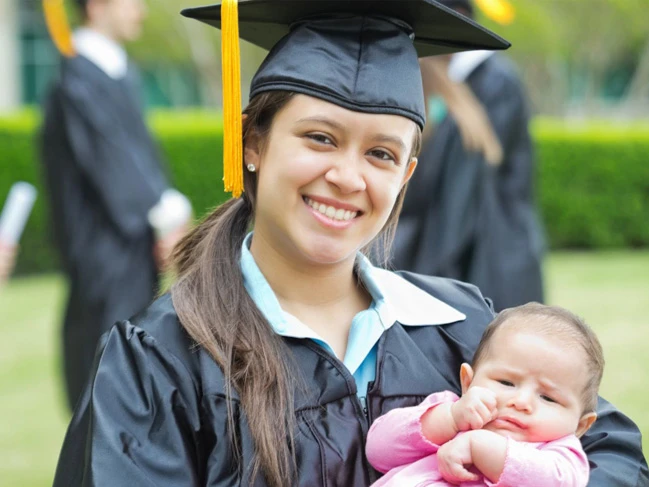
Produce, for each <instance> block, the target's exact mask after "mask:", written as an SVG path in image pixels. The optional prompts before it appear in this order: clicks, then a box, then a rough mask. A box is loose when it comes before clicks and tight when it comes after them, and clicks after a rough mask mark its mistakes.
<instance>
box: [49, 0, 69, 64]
mask: <svg viewBox="0 0 649 487" xmlns="http://www.w3.org/2000/svg"><path fill="white" fill-rule="evenodd" d="M63 1H64V0H43V13H44V14H45V23H46V24H47V30H48V31H49V33H50V37H51V38H52V41H53V42H54V45H55V46H56V48H57V49H58V50H59V52H60V53H61V54H63V55H64V56H67V57H72V56H74V55H75V54H76V53H75V50H74V46H73V45H72V32H71V31H70V25H69V24H68V18H67V16H66V14H65V6H64V4H63Z"/></svg>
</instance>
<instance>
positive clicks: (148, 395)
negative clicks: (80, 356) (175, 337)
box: [54, 322, 202, 487]
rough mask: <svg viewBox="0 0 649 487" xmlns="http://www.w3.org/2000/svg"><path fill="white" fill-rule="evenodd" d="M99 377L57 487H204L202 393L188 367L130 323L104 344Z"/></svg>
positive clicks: (78, 417) (81, 409) (77, 418)
mask: <svg viewBox="0 0 649 487" xmlns="http://www.w3.org/2000/svg"><path fill="white" fill-rule="evenodd" d="M93 376H94V378H93V381H92V383H91V384H90V386H89V387H87V388H86V390H85V391H84V394H83V396H82V398H81V400H80V403H79V404H78V405H77V408H76V413H75V415H74V417H73V419H72V423H71V425H70V427H69V429H68V432H67V434H66V438H65V442H64V444H63V449H62V451H61V455H60V458H59V463H58V467H57V470H56V477H55V480H54V487H82V486H84V487H85V486H88V487H89V486H93V487H104V486H106V487H108V486H110V487H133V486H138V487H139V486H181V485H182V486H186V487H191V486H199V485H202V480H201V475H202V474H200V472H199V470H200V466H199V463H200V462H199V460H198V458H199V455H200V453H199V452H198V451H197V450H196V448H195V446H196V444H197V441H196V439H197V438H198V437H199V432H200V431H199V430H200V419H199V417H198V416H199V415H198V404H197V393H196V390H195V387H194V384H193V381H192V377H191V375H190V374H189V372H188V371H187V369H186V368H185V367H184V365H183V364H182V362H181V361H180V360H179V359H178V358H176V357H175V356H174V355H172V354H171V353H169V352H168V351H167V350H166V349H165V348H164V347H162V346H160V344H159V343H158V342H156V340H155V339H154V338H152V337H151V336H149V335H148V334H146V333H145V332H144V331H143V330H142V329H139V328H136V327H134V326H133V325H131V324H129V323H128V322H126V323H120V324H119V325H117V326H115V327H114V328H113V329H112V330H111V331H110V332H109V333H108V335H107V336H104V338H103V343H102V344H101V345H100V354H99V356H98V360H97V363H96V369H95V373H94V374H93Z"/></svg>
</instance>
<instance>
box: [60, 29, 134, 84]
mask: <svg viewBox="0 0 649 487" xmlns="http://www.w3.org/2000/svg"><path fill="white" fill-rule="evenodd" d="M73 42H74V48H75V49H76V51H77V53H78V54H80V55H82V56H83V57H85V58H87V59H88V60H90V61H91V62H92V63H93V64H95V65H96V66H97V67H98V68H99V69H101V70H102V71H103V72H104V73H106V74H107V75H108V76H110V77H111V78H113V79H121V78H123V77H124V76H126V71H127V69H128V57H127V55H126V51H125V50H124V48H122V46H120V45H119V44H118V43H117V42H115V41H113V40H112V39H109V38H108V37H106V36H105V35H103V34H100V33H99V32H97V31H95V30H93V29H89V28H87V27H82V28H80V29H78V30H77V31H76V32H75V33H74V38H73Z"/></svg>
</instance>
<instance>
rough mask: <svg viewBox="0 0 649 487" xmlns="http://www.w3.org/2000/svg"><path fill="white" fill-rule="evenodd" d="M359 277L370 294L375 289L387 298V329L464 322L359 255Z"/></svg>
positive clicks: (452, 310)
mask: <svg viewBox="0 0 649 487" xmlns="http://www.w3.org/2000/svg"><path fill="white" fill-rule="evenodd" d="M357 264H358V265H359V276H360V278H361V280H362V281H363V284H365V286H366V287H367V289H368V291H369V292H370V294H372V288H376V289H378V290H379V293H380V294H381V296H383V297H384V303H385V309H384V310H382V313H381V315H382V317H381V319H382V321H383V322H384V324H385V327H386V328H389V327H390V326H392V325H393V324H394V323H395V322H397V321H398V322H399V323H401V324H402V325H406V326H425V325H446V324H450V323H455V322H457V321H464V320H465V319H466V315H464V314H463V313H460V312H459V311H458V310H456V309H455V308H453V307H452V306H450V305H448V304H446V303H445V302H443V301H441V300H439V299H437V298H435V297H433V296H431V295H430V294H428V293H427V292H426V291H424V290H422V289H421V288H419V287H417V286H415V285H414V284H412V283H411V282H409V281H407V280H405V279H404V278H403V277H401V276H400V275H398V274H395V273H394V272H391V271H388V270H385V269H381V268H379V267H374V266H373V265H372V264H371V263H370V261H369V259H368V258H367V257H365V256H364V255H363V254H361V253H359V254H358V257H357Z"/></svg>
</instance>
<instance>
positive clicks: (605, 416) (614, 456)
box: [581, 398, 649, 487]
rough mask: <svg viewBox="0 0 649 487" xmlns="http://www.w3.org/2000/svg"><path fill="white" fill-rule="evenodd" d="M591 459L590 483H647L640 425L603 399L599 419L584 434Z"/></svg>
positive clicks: (600, 486) (638, 486)
mask: <svg viewBox="0 0 649 487" xmlns="http://www.w3.org/2000/svg"><path fill="white" fill-rule="evenodd" d="M581 443H582V445H583V447H584V450H585V451H586V454H587V455H588V461H589V462H590V469H591V470H590V480H589V482H588V486H589V487H648V486H649V472H648V471H647V462H646V460H645V458H644V455H643V453H642V435H641V434H640V431H639V430H638V427H637V426H636V425H635V424H634V423H633V421H631V420H630V419H629V418H627V417H626V416H625V415H624V414H622V413H621V412H620V411H618V410H617V409H616V408H615V407H614V406H613V405H611V404H610V403H609V402H607V401H605V400H604V399H601V398H600V400H599V404H598V408H597V421H595V423H594V424H593V426H592V428H591V429H590V430H588V432H587V433H586V434H585V435H584V436H583V437H582V438H581Z"/></svg>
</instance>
